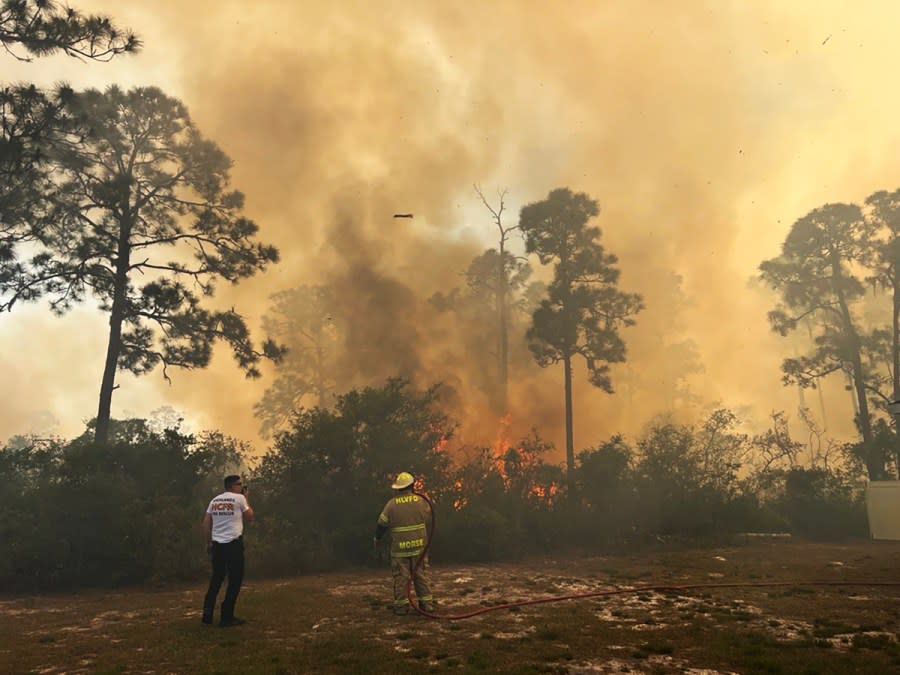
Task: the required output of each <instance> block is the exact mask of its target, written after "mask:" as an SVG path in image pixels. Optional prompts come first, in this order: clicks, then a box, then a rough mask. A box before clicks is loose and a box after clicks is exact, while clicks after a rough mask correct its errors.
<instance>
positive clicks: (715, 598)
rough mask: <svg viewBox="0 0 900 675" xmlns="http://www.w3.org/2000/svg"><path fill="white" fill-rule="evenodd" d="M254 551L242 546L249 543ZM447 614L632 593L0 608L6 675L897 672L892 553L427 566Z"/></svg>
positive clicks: (301, 594) (300, 591) (286, 586)
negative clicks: (232, 619)
mask: <svg viewBox="0 0 900 675" xmlns="http://www.w3.org/2000/svg"><path fill="white" fill-rule="evenodd" d="M249 545H251V546H252V541H251V542H250V543H249ZM432 575H433V578H434V586H435V591H436V595H437V597H438V599H439V601H440V609H439V611H440V612H441V613H445V614H452V613H455V612H460V611H463V610H467V609H473V608H477V607H479V606H484V605H490V604H497V603H501V602H509V601H513V600H517V599H527V598H533V597H541V596H545V595H556V594H571V593H578V592H586V591H591V590H595V589H600V588H607V587H625V586H629V585H631V586H634V585H643V584H656V583H658V584H690V583H702V582H710V583H717V582H726V583H727V582H736V581H743V582H768V581H796V582H797V585H796V586H793V585H792V586H786V587H775V588H745V589H706V590H698V591H692V592H690V593H682V592H653V591H641V592H637V593H633V594H628V595H620V596H612V597H609V598H604V599H599V598H598V599H587V600H577V601H566V602H561V603H554V604H544V605H534V606H528V607H522V608H515V609H511V610H510V609H506V610H501V611H498V612H494V613H490V614H487V615H484V616H481V617H477V618H474V619H470V620H465V621H459V622H450V621H431V620H427V619H423V618H421V617H418V616H416V615H413V616H409V617H394V616H393V615H392V614H391V612H390V611H389V594H390V589H389V585H390V579H389V572H388V571H387V570H386V569H385V570H379V571H373V570H360V571H358V572H356V573H335V574H327V575H317V576H307V577H298V578H296V579H288V580H265V581H256V580H254V579H253V578H252V570H251V575H250V579H249V581H248V583H247V584H246V585H245V590H244V591H243V593H242V595H241V598H240V600H239V603H238V614H239V615H240V616H243V617H245V618H247V619H248V620H249V623H248V624H247V625H245V626H241V627H237V628H229V629H220V628H218V627H210V626H204V625H202V624H201V623H200V615H199V606H200V602H201V598H202V591H203V589H202V588H201V586H202V584H198V585H197V586H192V587H167V588H163V589H158V590H153V589H129V590H127V591H118V592H112V593H104V592H97V591H91V592H84V593H79V594H73V595H53V596H38V597H18V598H4V599H3V600H2V601H0V635H2V636H3V638H2V641H0V672H3V673H62V672H66V673H232V672H234V673H237V672H241V673H248V672H249V673H329V672H331V673H403V672H413V671H414V672H447V671H456V672H509V673H542V672H550V673H613V672H615V673H621V672H630V673H694V674H695V675H696V674H700V673H706V674H712V673H729V672H735V673H742V674H744V673H791V674H793V673H878V674H881V673H887V672H897V671H898V670H900V646H898V633H900V602H898V600H900V586H898V587H896V588H884V587H882V588H872V587H868V588H867V587H857V586H854V587H835V586H827V587H826V586H821V587H816V586H806V585H804V583H806V582H810V581H845V580H870V581H889V582H900V543H870V542H860V543H854V544H845V545H823V544H804V543H798V542H789V541H788V542H758V541H756V542H751V543H748V544H739V545H735V546H732V547H725V548H716V549H697V550H680V551H673V550H662V549H661V550H657V551H654V552H648V553H643V554H639V555H638V554H636V555H631V556H608V557H606V556H604V557H587V558H565V559H562V558H560V559H541V560H529V561H525V562H521V563H505V564H498V565H476V566H465V567H450V566H438V567H435V568H433V570H432Z"/></svg>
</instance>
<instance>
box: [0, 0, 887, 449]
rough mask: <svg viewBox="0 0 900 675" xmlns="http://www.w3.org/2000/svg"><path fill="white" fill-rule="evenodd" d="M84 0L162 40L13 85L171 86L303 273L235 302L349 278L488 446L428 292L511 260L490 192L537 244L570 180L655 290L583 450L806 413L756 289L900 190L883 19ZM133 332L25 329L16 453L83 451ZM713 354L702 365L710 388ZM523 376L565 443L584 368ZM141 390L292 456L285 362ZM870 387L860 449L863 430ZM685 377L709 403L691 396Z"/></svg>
mask: <svg viewBox="0 0 900 675" xmlns="http://www.w3.org/2000/svg"><path fill="white" fill-rule="evenodd" d="M72 4H73V5H75V6H76V7H77V8H78V9H81V10H83V11H86V12H100V13H105V14H109V15H111V16H112V17H113V18H114V19H115V20H116V22H117V23H118V24H119V25H121V26H127V27H130V28H132V29H133V30H135V31H136V32H137V33H138V34H139V35H140V36H141V38H142V39H143V40H144V43H145V46H144V49H143V50H142V52H141V53H139V54H138V55H136V56H126V57H120V58H118V59H116V60H114V61H113V62H112V63H109V64H95V63H83V62H79V61H76V60H74V59H70V58H65V57H53V58H49V59H41V60H37V61H35V62H33V63H30V64H24V63H18V62H16V61H14V60H13V59H12V58H10V57H6V56H2V55H0V59H2V60H0V68H2V71H0V73H2V75H0V79H2V80H4V81H11V80H31V81H36V82H38V83H40V84H44V85H50V84H52V83H54V82H56V81H60V80H65V81H68V82H69V83H70V84H72V85H73V86H74V87H75V88H76V89H80V88H85V87H89V86H92V87H104V86H106V85H107V84H112V83H118V84H120V85H121V86H123V87H132V86H141V85H156V86H159V87H161V88H162V89H163V90H165V91H166V92H167V93H169V94H170V95H173V96H176V97H178V98H180V99H181V100H183V101H184V103H185V104H186V105H187V106H188V108H189V110H190V111H191V114H192V117H193V118H194V120H195V122H196V123H197V125H198V127H199V128H200V130H201V131H202V132H203V133H204V134H205V135H206V136H208V137H209V138H211V139H213V140H215V141H216V142H217V143H218V144H219V145H220V146H221V147H222V148H223V149H224V150H225V152H226V153H228V154H229V156H231V158H232V159H233V160H234V170H233V183H234V187H236V188H238V189H240V190H242V191H243V192H245V194H246V196H247V214H248V215H249V216H250V217H251V218H253V219H254V220H256V221H257V222H258V223H259V225H260V228H261V234H260V237H261V239H262V240H264V241H267V242H270V243H273V244H275V245H276V246H278V247H279V249H280V250H281V254H282V262H281V263H280V264H279V265H277V266H275V267H273V268H272V269H270V270H269V271H267V272H266V273H264V274H261V275H258V276H257V277H254V278H253V279H251V280H248V281H245V282H244V283H242V284H241V285H240V286H238V287H236V288H226V287H222V288H221V289H220V292H219V295H218V297H219V298H220V301H221V303H222V304H224V305H226V306H231V305H234V306H235V307H236V308H237V309H238V310H239V311H240V312H241V313H243V314H244V315H246V316H247V317H248V319H249V320H250V322H251V324H252V325H254V326H258V325H259V322H260V319H261V317H262V315H263V314H264V313H265V312H266V310H267V308H268V302H269V301H268V298H269V296H270V295H271V294H272V293H275V292H277V291H280V290H284V289H287V288H291V287H295V286H298V285H300V284H322V283H327V284H330V285H332V286H334V287H335V288H337V289H338V291H339V293H340V296H339V297H340V302H341V303H342V306H344V307H345V308H352V314H353V316H355V317H357V318H358V323H357V324H356V325H355V327H354V328H355V329H354V331H353V334H354V336H355V338H354V339H355V340H356V341H357V345H356V347H357V350H358V351H357V354H364V353H368V352H366V350H367V349H370V348H371V349H373V350H374V352H373V356H372V357H371V358H372V359H373V361H372V363H375V364H377V367H375V366H373V368H372V370H371V372H370V373H368V375H370V376H374V375H378V376H386V375H388V374H391V373H393V372H396V373H400V374H407V375H410V376H411V377H413V379H414V381H416V382H417V383H419V384H426V383H428V382H429V381H435V380H445V381H448V382H450V383H452V385H453V387H454V393H455V399H454V400H455V401H456V403H455V406H456V412H457V414H459V415H460V417H461V418H462V421H463V427H462V429H461V430H460V433H461V435H462V437H463V438H464V439H465V440H467V441H470V442H477V441H487V442H489V441H490V440H491V438H488V436H490V435H491V434H492V433H493V432H492V431H491V430H492V429H493V428H494V427H495V421H496V420H495V419H494V418H493V417H491V413H490V412H489V411H488V408H487V406H486V405H485V401H484V396H483V395H482V394H481V393H480V392H479V391H477V388H476V387H475V386H474V385H473V381H474V378H473V375H472V372H471V371H472V368H471V367H467V365H466V362H467V359H468V358H469V357H470V356H471V354H467V351H466V348H464V347H463V340H462V339H461V336H459V335H458V332H459V327H458V326H453V325H452V322H450V321H448V319H447V317H446V316H445V317H443V318H441V319H440V320H436V319H435V318H434V316H433V314H432V313H430V312H429V311H427V303H426V300H427V298H428V297H429V296H431V295H432V294H433V293H435V292H436V291H444V292H447V291H449V290H450V289H451V288H452V287H453V286H459V285H462V284H463V283H464V282H463V279H462V276H461V274H462V272H464V270H465V269H466V267H467V265H468V263H469V261H470V260H471V259H472V258H473V257H474V256H475V255H477V254H478V253H480V252H481V251H483V250H484V249H485V248H486V247H487V246H490V245H495V229H494V226H493V224H492V221H491V217H490V214H489V213H488V212H487V210H486V209H485V208H484V206H483V205H482V204H481V203H480V200H479V199H478V197H477V195H476V194H475V192H474V191H473V188H472V186H473V184H474V183H477V184H479V185H481V186H482V188H483V190H484V193H485V196H486V197H488V199H492V198H495V196H496V191H497V190H498V189H500V188H508V189H509V193H508V197H507V201H506V207H507V210H506V212H505V214H504V215H505V217H506V223H507V224H508V225H513V224H515V222H516V221H517V218H518V211H519V209H520V208H521V206H522V205H524V204H526V203H530V202H534V201H538V200H541V199H543V198H545V197H546V196H547V194H548V192H549V191H550V190H552V189H554V188H557V187H569V188H570V189H572V190H573V191H580V192H586V193H588V194H589V195H590V196H591V197H593V198H594V199H596V200H598V201H599V204H600V209H601V213H600V217H599V218H598V219H597V221H596V224H597V225H599V226H600V227H601V229H602V231H603V235H602V241H603V243H604V245H605V246H606V247H607V248H608V249H609V250H610V251H611V252H613V253H615V254H617V255H618V256H619V258H620V267H621V271H622V276H621V287H622V288H623V290H627V291H636V292H639V293H641V294H643V296H644V299H645V304H646V309H645V310H644V311H643V312H642V313H641V314H640V315H638V317H637V325H636V326H635V327H634V328H630V329H627V330H626V331H625V332H624V337H625V339H626V342H627V343H628V346H629V358H628V363H627V364H625V365H619V366H616V367H614V369H613V384H614V386H615V387H616V390H617V391H616V394H615V395H613V396H609V395H607V394H604V393H602V392H600V391H598V390H593V389H591V387H590V385H589V384H588V383H587V380H586V377H585V376H584V371H583V370H582V369H581V368H579V369H578V370H577V371H576V374H577V379H576V382H575V396H576V408H575V428H576V437H575V442H576V449H578V448H583V447H587V446H590V445H596V444H597V443H599V442H600V441H602V440H604V439H605V438H607V437H608V436H609V435H611V434H613V433H616V432H624V433H626V434H627V435H634V434H635V433H637V432H638V431H639V429H640V428H641V426H642V425H644V424H645V423H646V422H647V421H648V420H649V419H651V418H653V417H654V416H655V415H658V414H663V413H665V412H666V411H669V410H672V409H673V408H676V409H678V408H681V409H682V410H681V414H682V415H688V412H687V411H696V410H698V409H702V408H704V407H709V406H712V405H716V404H722V405H726V406H730V407H734V408H739V409H741V410H742V411H745V412H747V413H748V414H749V415H750V416H751V417H752V419H753V421H754V422H755V423H757V424H764V423H765V421H766V417H767V415H768V414H769V413H770V412H771V411H773V410H779V409H784V410H786V411H788V413H789V414H792V415H793V414H794V412H795V410H796V406H797V402H798V397H797V392H796V390H794V389H789V388H784V387H783V386H782V385H781V382H780V372H779V364H780V362H781V360H782V358H784V357H786V356H792V355H794V354H793V353H792V352H791V350H792V349H793V348H792V347H791V345H790V343H789V342H788V341H786V340H783V339H781V338H779V337H778V336H776V335H774V334H772V333H771V332H770V330H769V328H768V324H767V321H766V311H767V310H768V309H770V308H771V306H772V303H773V298H772V296H771V295H769V294H767V293H766V292H765V291H763V290H762V289H759V288H756V287H754V286H753V284H751V283H750V280H751V278H752V277H754V276H755V271H756V268H757V266H758V265H759V263H760V262H761V261H762V260H763V259H766V258H770V257H773V256H775V255H777V254H778V252H779V247H780V244H781V242H782V241H783V239H784V237H785V235H786V234H787V232H788V228H789V227H790V225H791V223H792V222H793V221H794V220H796V219H797V218H799V217H801V216H803V215H804V214H806V213H807V212H808V211H810V210H811V209H813V208H815V207H818V206H820V205H822V204H825V203H828V202H838V201H855V202H862V200H864V199H865V197H866V196H867V195H869V194H871V193H872V192H874V191H876V190H880V189H890V190H893V189H896V188H897V187H900V152H898V149H900V125H898V123H897V121H896V119H897V115H896V110H897V106H898V103H900V100H897V99H898V98H900V95H898V94H897V93H896V92H895V91H894V89H895V87H894V86H893V82H894V79H895V78H894V77H893V75H894V71H895V67H894V64H896V63H897V62H898V60H900V41H898V40H897V39H896V35H895V27H896V25H897V21H898V19H900V16H898V14H900V9H896V8H893V7H891V6H890V5H889V4H886V3H883V2H871V3H863V2H857V3H853V4H852V5H847V4H846V3H842V2H824V1H822V0H817V1H816V2H792V3H783V2H775V1H772V2H762V1H757V2H739V1H737V0H735V1H733V2H726V1H721V0H710V1H708V2H700V1H699V0H697V1H695V0H688V1H686V2H679V3H663V2H650V1H648V2H637V1H628V2H626V1H622V2H602V3H600V2H566V3H557V4H554V5H552V7H551V5H549V4H548V3H546V2H523V1H519V0H516V1H510V2H499V1H498V2H484V3H472V2H429V3H422V2H377V3H371V2H324V1H323V2H314V1H312V0H310V1H304V2H264V1H257V2H252V3H249V2H237V1H229V0H216V1H215V2H212V1H209V2H207V1H201V0H192V1H191V2H178V1H175V0H152V1H151V0H146V1H140V0H132V1H128V0H116V1H113V0H77V1H76V0H73V3H72ZM398 211H402V212H412V213H414V214H415V218H414V219H412V220H397V219H393V218H392V217H391V216H392V214H393V213H395V212H398ZM514 246H518V247H519V250H521V248H522V247H521V243H520V242H519V243H516V244H514ZM533 263H534V264H535V266H536V267H537V262H536V261H533ZM541 275H543V276H545V277H546V275H547V272H546V271H545V272H538V276H541ZM106 328H107V323H106V317H105V316H103V315H101V314H99V313H97V312H96V311H94V310H93V309H92V308H90V307H84V308H81V309H79V310H77V311H75V312H72V313H71V314H70V315H68V316H66V317H65V318H62V319H59V318H53V317H52V316H50V314H49V312H48V310H47V309H46V306H44V305H35V306H30V307H26V308H17V309H16V310H15V311H14V312H13V313H12V314H11V315H3V316H0V354H2V356H0V363H2V369H3V373H4V376H5V380H6V386H5V388H6V391H7V396H6V397H5V400H4V403H5V404H4V406H3V407H2V409H0V437H4V438H5V437H8V436H10V435H12V434H14V433H24V432H29V431H38V432H43V431H46V430H47V429H48V427H54V425H53V424H52V423H51V421H52V420H54V419H55V420H56V421H57V424H56V425H55V427H54V428H53V430H54V431H56V432H57V433H60V434H63V435H72V434H74V433H77V432H79V431H80V430H81V429H82V428H83V422H84V421H85V420H87V419H89V418H91V417H93V416H94V414H95V413H96V405H97V392H98V389H99V380H100V375H101V369H102V359H103V353H104V347H105V339H106V334H105V331H106ZM687 341H693V343H695V346H696V359H697V361H698V362H699V364H701V365H702V371H699V370H698V371H697V372H693V373H692V374H691V373H687V372H686V371H687V370H689V368H688V366H689V365H690V362H691V357H690V353H691V350H690V349H689V348H688V347H685V343H686V342H687ZM357 361H358V362H360V364H361V365H362V360H361V359H357ZM685 376H686V377H685ZM679 378H682V379H681V380H679ZM364 379H365V377H364V376H363V374H361V375H360V380H364ZM511 380H512V388H511V401H512V419H513V428H514V430H515V431H516V432H521V433H524V431H527V429H528V428H530V427H531V426H537V428H538V430H539V431H540V432H541V433H542V435H544V436H546V437H548V438H550V439H551V440H553V441H555V442H556V443H557V446H558V447H559V448H562V447H564V443H563V437H562V431H561V429H562V410H563V409H562V391H563V390H562V372H561V367H559V368H551V369H548V370H546V371H540V370H539V369H537V368H536V367H534V366H531V365H529V364H528V363H527V361H526V362H524V363H520V364H514V365H513V368H512V372H511ZM118 381H119V383H120V385H121V387H120V388H119V389H118V390H116V392H115V395H114V399H113V415H114V416H124V415H142V416H143V415H147V414H148V413H150V412H151V411H152V410H154V409H157V408H160V407H162V406H165V405H170V406H172V407H174V408H176V409H177V410H179V411H182V412H183V413H184V414H185V415H186V417H187V419H188V421H189V424H190V426H191V427H192V428H194V429H200V428H218V429H221V430H222V431H224V432H226V433H229V434H232V435H236V436H238V437H240V438H244V439H249V440H252V441H254V442H255V443H257V447H258V448H259V449H260V450H262V449H263V448H264V443H263V442H262V441H260V440H259V439H258V438H257V435H256V434H257V431H258V426H259V425H258V421H257V420H255V419H254V418H253V414H252V406H253V404H254V403H255V402H256V401H257V400H259V398H260V396H261V394H262V392H263V391H264V389H265V387H266V386H267V385H268V384H270V383H271V381H272V370H271V369H270V368H267V369H266V372H265V377H264V378H263V379H262V380H260V381H247V380H245V379H244V378H243V375H242V374H241V372H240V371H239V370H238V368H237V367H236V366H235V365H234V364H233V362H232V361H231V357H230V355H228V354H227V352H226V349H225V348H224V347H220V349H219V351H218V353H217V355H216V357H215V359H214V363H213V365H212V367H211V368H210V369H209V370H205V371H198V372H194V373H183V372H174V373H173V384H172V385H171V386H169V385H168V384H166V383H165V381H164V380H163V379H162V377H161V374H159V373H153V374H151V375H150V376H147V377H144V378H141V379H135V378H133V377H131V376H128V375H123V374H120V376H119V380H118ZM840 384H841V383H840V382H838V383H836V386H835V392H834V393H833V395H832V399H833V400H831V399H830V400H829V404H828V405H829V406H830V408H831V411H832V412H831V417H832V419H830V420H829V427H830V431H832V432H834V433H846V432H847V431H848V430H849V429H850V428H851V424H850V421H849V420H850V417H851V415H852V410H851V409H850V407H849V406H850V400H849V395H848V394H846V393H845V392H841V391H840ZM685 385H687V386H689V388H690V394H691V397H693V398H691V397H687V396H684V395H683V394H678V393H677V392H676V390H677V389H678V388H679V387H680V388H682V389H683V388H684V386H685ZM688 418H689V415H688Z"/></svg>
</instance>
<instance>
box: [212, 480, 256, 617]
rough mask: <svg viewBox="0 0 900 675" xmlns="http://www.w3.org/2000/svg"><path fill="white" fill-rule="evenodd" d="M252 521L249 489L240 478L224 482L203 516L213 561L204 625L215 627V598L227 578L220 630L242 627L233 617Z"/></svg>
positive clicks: (242, 576)
mask: <svg viewBox="0 0 900 675" xmlns="http://www.w3.org/2000/svg"><path fill="white" fill-rule="evenodd" d="M245 520H247V521H250V520H253V509H251V508H250V504H249V502H248V501H247V488H245V487H244V485H243V483H242V481H241V477H240V476H227V477H226V478H225V492H223V493H222V494H220V495H219V496H217V497H214V498H213V500H212V501H211V502H210V503H209V506H208V507H207V508H206V515H204V516H203V533H204V534H205V535H206V552H207V553H208V554H209V555H210V558H211V560H212V577H211V578H210V580H209V589H208V590H207V591H206V597H205V598H204V600H203V623H212V621H213V611H214V609H215V607H216V597H217V596H218V595H219V589H220V588H221V587H222V582H223V581H225V577H228V587H227V588H226V589H225V599H224V600H223V601H222V610H221V618H220V622H219V625H220V626H239V625H240V624H242V623H244V620H243V619H238V618H237V617H235V616H234V604H235V602H237V596H238V593H239V592H240V590H241V582H242V581H243V580H244V538H243V534H244V521H245Z"/></svg>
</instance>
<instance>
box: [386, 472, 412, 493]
mask: <svg viewBox="0 0 900 675" xmlns="http://www.w3.org/2000/svg"><path fill="white" fill-rule="evenodd" d="M415 481H416V479H415V478H413V475H412V474H411V473H407V472H406V471H401V472H400V473H398V474H397V477H396V478H395V479H394V484H393V485H391V487H392V488H393V489H395V490H402V489H404V488H408V487H409V486H410V485H412V484H413V483H414V482H415Z"/></svg>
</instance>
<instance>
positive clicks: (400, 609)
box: [394, 607, 409, 616]
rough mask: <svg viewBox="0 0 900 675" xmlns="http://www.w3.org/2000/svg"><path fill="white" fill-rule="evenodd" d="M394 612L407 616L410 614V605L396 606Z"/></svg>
mask: <svg viewBox="0 0 900 675" xmlns="http://www.w3.org/2000/svg"><path fill="white" fill-rule="evenodd" d="M394 614H396V615H397V616H406V615H407V614H409V607H394Z"/></svg>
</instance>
